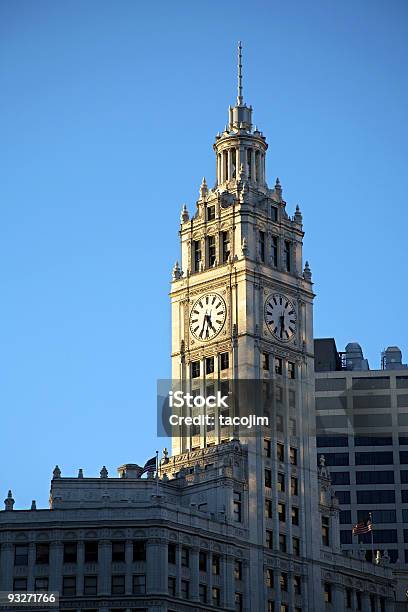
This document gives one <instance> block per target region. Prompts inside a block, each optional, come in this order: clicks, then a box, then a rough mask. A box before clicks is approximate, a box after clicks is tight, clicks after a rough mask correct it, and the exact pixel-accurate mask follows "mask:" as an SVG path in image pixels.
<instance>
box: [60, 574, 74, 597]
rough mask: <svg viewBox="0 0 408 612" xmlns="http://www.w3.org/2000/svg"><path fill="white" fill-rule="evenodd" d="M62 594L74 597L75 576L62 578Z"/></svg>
mask: <svg viewBox="0 0 408 612" xmlns="http://www.w3.org/2000/svg"><path fill="white" fill-rule="evenodd" d="M62 594H63V595H71V596H72V595H73V596H75V595H76V576H63V578H62Z"/></svg>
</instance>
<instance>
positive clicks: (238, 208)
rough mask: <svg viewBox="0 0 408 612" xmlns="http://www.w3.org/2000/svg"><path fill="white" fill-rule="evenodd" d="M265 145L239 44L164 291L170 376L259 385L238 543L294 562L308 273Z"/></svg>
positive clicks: (302, 528)
mask: <svg viewBox="0 0 408 612" xmlns="http://www.w3.org/2000/svg"><path fill="white" fill-rule="evenodd" d="M267 148H268V145H267V143H266V139H265V136H264V135H263V134H262V132H261V131H259V130H258V129H257V128H256V127H254V126H253V124H252V107H251V106H247V104H246V103H245V102H244V99H243V90H242V66H241V44H239V47H238V96H237V102H236V104H235V106H233V107H232V108H231V107H230V108H229V123H228V126H226V127H225V129H224V131H223V132H222V133H221V134H217V136H216V140H215V144H214V151H215V155H216V183H215V186H214V188H213V189H209V188H208V187H207V184H206V181H205V179H203V182H202V184H201V187H200V196H199V199H198V201H197V209H196V212H195V213H194V215H193V216H192V217H191V218H190V217H189V214H188V211H187V209H186V207H184V208H183V210H182V213H181V226H180V238H181V266H179V264H178V263H177V264H176V266H175V268H174V271H173V283H172V290H171V302H172V376H173V380H180V381H182V385H183V386H184V387H185V388H186V389H187V390H192V391H193V392H194V391H195V390H196V389H201V390H202V389H203V387H208V385H210V386H211V385H213V384H216V383H218V384H219V383H220V381H223V380H225V381H227V380H230V381H234V380H237V379H249V380H261V381H265V382H268V383H269V385H271V388H272V394H271V395H272V397H271V401H270V410H269V416H270V426H269V428H267V429H264V431H263V432H262V434H261V435H259V436H258V437H257V438H253V437H252V438H248V439H244V438H242V436H241V438H240V440H241V442H242V443H244V444H245V445H246V446H247V448H248V471H249V475H250V476H249V479H248V496H249V500H248V501H249V508H252V509H253V510H252V511H253V512H254V518H255V516H256V519H257V520H254V521H250V530H251V534H250V538H251V541H252V542H253V544H255V545H258V546H259V545H261V546H262V545H263V546H265V538H268V537H272V536H270V535H269V536H268V531H269V530H268V525H269V527H270V531H271V532H273V543H272V544H270V543H268V546H272V548H273V549H275V551H276V552H279V551H286V553H287V554H291V553H292V551H293V547H296V546H298V542H300V545H301V547H302V553H301V554H302V556H307V557H309V558H310V559H317V558H319V555H320V539H321V535H320V529H321V527H320V515H319V511H318V497H319V493H318V484H317V483H318V481H317V468H316V452H315V437H314V405H313V402H314V395H313V386H312V383H313V372H314V370H313V368H314V362H313V297H314V295H313V291H312V282H311V272H310V268H309V265H308V263H307V262H306V264H305V267H304V268H303V263H302V239H303V235H304V233H303V228H302V215H301V213H300V211H299V208H298V207H296V211H295V214H294V216H293V217H290V216H289V215H288V213H287V211H286V202H285V201H284V200H283V198H282V188H281V185H280V182H279V179H277V180H276V183H275V186H274V188H273V189H270V188H269V187H268V185H267V182H266V175H265V156H266V151H267ZM232 437H234V432H232V431H231V430H230V429H228V428H221V427H219V426H218V425H217V423H216V425H215V427H214V428H213V429H211V430H208V429H205V428H204V427H198V428H197V427H194V426H193V427H191V428H190V429H189V430H187V431H184V432H182V434H181V435H179V436H175V437H174V438H173V448H172V450H173V454H179V453H183V452H185V451H188V450H194V449H197V448H202V447H205V446H208V445H214V444H220V443H222V442H224V441H227V440H229V439H231V438H232ZM265 479H266V480H267V481H268V482H265ZM269 480H270V481H271V482H269ZM267 485H268V486H267ZM266 508H269V510H268V512H270V514H271V521H267V520H266V514H265V513H264V509H266ZM265 512H267V511H266V510H265ZM282 513H283V514H284V515H285V516H282ZM297 515H298V516H297ZM294 516H295V518H294ZM272 517H273V518H272ZM281 519H284V520H281ZM253 555H255V556H257V559H253V563H251V567H252V568H253V575H252V576H251V583H252V584H254V585H256V584H257V585H258V586H257V588H254V592H255V593H262V590H263V586H262V583H259V584H258V582H259V581H260V580H261V581H262V580H263V572H259V573H258V575H257V569H256V568H258V569H259V567H260V566H262V564H263V552H262V549H258V550H257V548H256V546H254V548H253ZM308 567H309V569H308V572H309V580H308V584H309V588H310V589H311V594H310V597H311V599H310V601H311V602H312V601H313V592H312V591H313V587H311V585H312V584H313V582H314V581H315V580H317V578H314V577H313V575H312V574H313V564H310V565H309V566H308ZM318 588H319V593H320V591H321V585H319V587H318ZM255 605H256V602H255ZM259 605H260V607H259V609H261V602H259ZM277 609H279V607H278V608H277Z"/></svg>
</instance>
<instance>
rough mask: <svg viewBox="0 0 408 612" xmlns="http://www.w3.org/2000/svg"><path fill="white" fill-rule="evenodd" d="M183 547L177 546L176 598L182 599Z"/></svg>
mask: <svg viewBox="0 0 408 612" xmlns="http://www.w3.org/2000/svg"><path fill="white" fill-rule="evenodd" d="M181 573H182V572H181V546H180V545H179V544H177V545H176V597H179V598H180V597H181Z"/></svg>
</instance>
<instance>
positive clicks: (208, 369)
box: [205, 357, 214, 374]
mask: <svg viewBox="0 0 408 612" xmlns="http://www.w3.org/2000/svg"><path fill="white" fill-rule="evenodd" d="M213 372H214V357H206V359H205V373H206V374H212V373H213Z"/></svg>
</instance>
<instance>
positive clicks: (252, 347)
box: [0, 48, 395, 612]
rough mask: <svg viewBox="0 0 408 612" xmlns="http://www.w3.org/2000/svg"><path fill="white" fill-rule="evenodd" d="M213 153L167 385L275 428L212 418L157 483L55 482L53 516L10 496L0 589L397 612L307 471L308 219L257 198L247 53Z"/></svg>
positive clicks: (284, 611) (185, 258) (210, 606)
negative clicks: (249, 386) (256, 393)
mask: <svg viewBox="0 0 408 612" xmlns="http://www.w3.org/2000/svg"><path fill="white" fill-rule="evenodd" d="M214 152H215V161H216V182H215V186H214V187H213V188H212V189H209V188H208V186H207V183H206V181H205V180H203V182H202V184H201V188H200V195H199V199H198V201H197V207H196V211H195V212H194V214H193V215H192V216H191V217H190V215H189V213H188V211H187V208H186V207H184V208H183V210H182V214H181V225H180V240H181V265H179V264H178V263H176V265H175V267H174V270H173V282H172V289H171V307H172V376H173V381H177V384H178V385H180V386H181V388H182V390H183V391H186V392H189V393H190V392H191V393H192V394H193V395H199V394H204V395H207V394H208V392H209V390H211V391H212V390H213V389H215V388H216V387H218V386H221V385H224V387H223V388H224V389H225V390H228V389H231V388H232V387H234V386H236V385H237V384H238V382H239V381H251V382H256V383H257V387H256V388H257V389H259V390H260V392H261V394H262V397H261V399H262V411H263V413H264V415H265V416H266V417H267V418H268V423H267V424H266V425H263V426H261V427H260V428H258V429H257V430H256V431H255V433H252V434H250V433H249V432H246V431H245V430H242V429H238V430H237V429H236V428H235V426H232V425H228V426H225V427H224V426H223V423H222V421H221V420H220V419H218V418H215V417H219V416H220V415H219V414H215V413H214V415H213V416H214V425H211V426H209V425H207V424H205V425H195V424H194V425H189V426H188V427H180V428H178V427H176V428H175V429H174V430H173V432H172V456H171V457H169V456H168V453H167V451H166V452H165V453H164V455H163V457H162V459H161V461H160V467H159V470H158V474H157V476H156V480H155V479H154V477H153V474H151V475H150V477H149V478H147V479H146V478H142V477H141V475H142V468H140V467H139V466H138V465H135V464H128V465H125V466H121V468H119V477H118V478H109V477H108V474H107V472H106V469H105V468H102V470H101V473H100V477H99V478H84V476H83V473H82V471H80V472H79V474H78V478H65V477H62V475H61V471H60V469H59V468H58V467H56V468H55V470H54V473H53V479H52V482H51V495H50V509H47V510H36V509H35V506H33V508H32V509H30V510H14V500H13V498H12V494H11V492H10V493H9V495H8V496H7V498H6V500H5V511H4V512H1V513H0V528H1V532H0V537H1V540H0V590H9V589H13V588H14V590H24V589H36V590H39V589H43V590H57V591H59V592H60V594H61V600H60V609H61V610H70V611H71V612H74V611H75V612H78V611H79V610H81V611H82V612H83V611H87V612H95V611H96V610H98V612H130V611H133V610H139V611H141V610H149V612H153V611H154V612H159V611H160V612H174V611H176V612H184V611H188V610H194V611H197V612H204V611H205V610H225V611H230V612H232V611H234V610H235V611H237V612H301V611H303V612H306V611H310V612H312V611H315V612H326V611H328V610H333V611H336V612H342V611H343V610H363V611H364V612H384V611H387V612H391V611H392V610H394V609H395V608H394V579H393V575H392V571H391V569H390V567H389V566H388V563H387V559H386V558H383V559H381V560H380V562H379V563H378V564H372V563H368V562H367V561H364V560H363V559H362V558H361V557H353V556H350V555H349V556H346V555H344V554H342V552H341V548H340V532H339V506H338V501H337V498H336V497H335V495H334V491H333V488H332V485H331V480H330V473H329V470H328V468H327V466H326V464H325V460H324V458H321V460H320V463H319V466H317V462H316V458H317V454H316V435H315V404H314V344H313V298H314V294H313V290H312V281H311V271H310V268H309V266H308V264H307V262H306V264H305V265H303V258H302V240H303V220H302V215H301V213H300V210H299V208H298V207H297V208H296V210H295V213H294V215H293V216H290V215H289V214H288V212H287V209H286V202H285V201H284V199H283V194H282V187H281V185H280V183H279V180H276V183H275V185H274V187H273V188H269V187H268V185H267V182H266V174H265V156H266V152H267V143H266V139H265V137H264V135H263V134H262V132H260V131H259V130H258V129H257V128H254V126H253V123H252V107H250V106H248V105H247V104H246V103H244V99H243V94H242V76H241V49H240V48H239V61H238V96H237V101H236V104H235V105H234V106H233V107H232V108H230V109H229V123H228V125H227V126H226V128H225V130H224V131H223V132H222V133H221V134H218V135H217V137H216V140H215V144H214ZM235 400H236V402H237V404H239V403H241V404H242V402H243V398H242V397H238V398H235ZM246 401H248V403H249V404H251V403H252V404H254V410H255V409H257V406H256V405H255V404H258V401H257V397H255V398H254V397H248V398H247V399H246ZM237 404H236V405H235V407H236V406H237ZM258 408H259V406H258ZM234 409H235V408H234V406H231V407H230V408H228V413H230V412H233V410H234ZM192 416H194V410H193V411H192ZM227 416H228V415H227ZM230 416H231V414H230Z"/></svg>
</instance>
